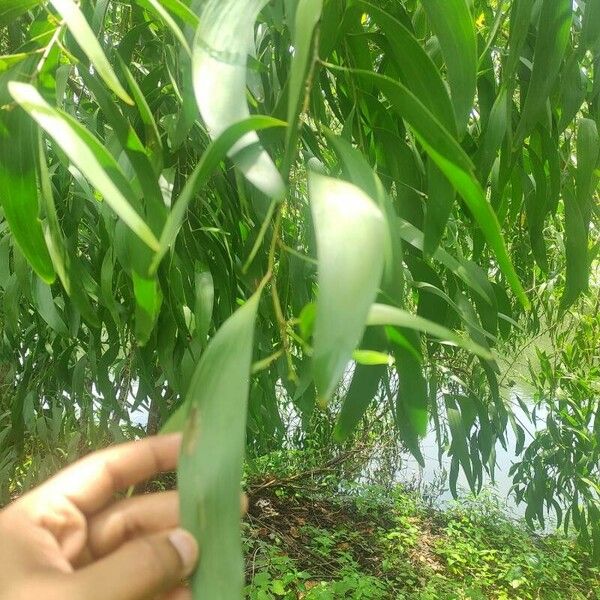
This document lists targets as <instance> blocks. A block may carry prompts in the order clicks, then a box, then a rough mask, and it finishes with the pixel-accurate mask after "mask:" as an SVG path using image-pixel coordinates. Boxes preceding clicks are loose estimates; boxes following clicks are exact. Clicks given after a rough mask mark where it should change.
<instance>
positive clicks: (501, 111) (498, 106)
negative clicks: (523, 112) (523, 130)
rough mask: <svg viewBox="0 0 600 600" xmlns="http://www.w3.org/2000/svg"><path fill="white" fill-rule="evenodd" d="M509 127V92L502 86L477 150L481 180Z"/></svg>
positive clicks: (485, 176)
mask: <svg viewBox="0 0 600 600" xmlns="http://www.w3.org/2000/svg"><path fill="white" fill-rule="evenodd" d="M507 129H508V94H507V90H506V88H502V89H501V90H500V92H499V94H498V96H496V100H495V101H494V105H493V106H492V110H491V112H490V118H489V119H488V123H487V127H486V128H485V131H484V133H483V135H482V136H481V141H480V146H479V150H478V152H477V163H478V172H479V173H480V175H481V181H483V182H485V181H487V178H488V176H489V174H490V171H491V169H492V165H493V164H494V160H495V159H496V155H497V154H498V150H499V149H500V146H501V145H502V140H503V139H504V136H505V135H506V132H507Z"/></svg>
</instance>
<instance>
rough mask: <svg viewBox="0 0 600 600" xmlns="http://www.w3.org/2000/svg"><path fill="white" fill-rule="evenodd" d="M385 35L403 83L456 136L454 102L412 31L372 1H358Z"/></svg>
mask: <svg viewBox="0 0 600 600" xmlns="http://www.w3.org/2000/svg"><path fill="white" fill-rule="evenodd" d="M357 4H358V6H360V7H361V8H362V9H363V10H364V11H365V13H368V14H370V15H371V16H372V17H373V19H374V20H375V21H376V22H377V24H378V25H379V26H380V27H381V28H382V29H383V31H384V32H385V34H386V40H387V41H388V42H389V44H390V46H391V49H392V52H393V56H394V58H395V64H396V66H397V68H398V69H399V71H400V74H401V77H402V83H403V84H404V85H405V86H406V87H407V88H408V89H409V90H410V91H411V92H412V93H413V94H414V95H415V96H417V97H418V98H419V99H420V100H421V102H423V104H424V105H425V106H426V107H427V108H428V109H429V110H430V111H431V113H432V114H434V115H435V116H436V117H437V119H438V121H439V122H440V123H441V124H442V125H443V126H444V127H445V128H446V129H447V130H448V131H449V132H450V133H452V134H453V135H456V119H455V118H454V115H453V109H452V102H451V100H450V96H449V95H448V90H447V88H446V86H445V84H444V82H443V80H442V78H441V77H440V74H439V72H438V70H437V68H436V66H435V64H434V63H433V61H432V60H431V58H430V57H429V55H428V54H427V52H426V51H425V50H424V49H423V46H422V45H421V44H420V43H419V41H418V40H417V39H416V37H415V36H414V35H413V33H412V32H411V31H410V30H409V29H407V27H405V26H404V25H403V24H402V23H401V22H400V21H398V20H397V19H395V18H394V17H392V16H391V15H390V14H389V13H387V12H386V11H384V10H382V9H381V7H379V6H376V5H374V4H372V3H370V2H364V1H361V2H358V3H357Z"/></svg>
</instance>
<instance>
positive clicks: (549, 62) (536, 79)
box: [514, 0, 573, 147]
mask: <svg viewBox="0 0 600 600" xmlns="http://www.w3.org/2000/svg"><path fill="white" fill-rule="evenodd" d="M572 18H573V10H572V3H571V0H544V2H543V4H542V8H541V11H540V18H539V24H538V35H537V38H536V43H535V51H534V55H533V69H532V72H531V80H530V81H529V87H528V89H527V97H526V98H525V104H524V106H523V112H522V113H521V121H520V122H519V126H518V128H517V131H516V133H515V139H514V147H518V146H519V145H520V144H521V143H522V141H523V140H524V139H525V137H526V136H527V135H528V134H529V133H530V132H531V131H532V129H533V128H534V126H535V123H536V122H537V120H538V118H539V116H540V113H541V112H542V110H543V108H544V106H545V105H546V100H547V99H548V96H549V94H550V92H551V90H552V86H553V85H554V82H555V81H556V77H557V75H558V72H559V69H560V65H561V62H562V59H563V56H564V53H565V48H566V47H567V43H568V41H569V36H570V32H571V20H572Z"/></svg>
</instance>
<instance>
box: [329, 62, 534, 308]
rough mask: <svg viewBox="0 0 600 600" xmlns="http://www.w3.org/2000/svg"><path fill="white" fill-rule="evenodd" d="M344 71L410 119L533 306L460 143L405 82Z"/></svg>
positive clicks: (519, 292)
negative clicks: (376, 90)
mask: <svg viewBox="0 0 600 600" xmlns="http://www.w3.org/2000/svg"><path fill="white" fill-rule="evenodd" d="M327 66H328V68H330V69H332V70H337V69H340V68H339V67H335V65H329V64H328V65H327ZM341 70H343V71H350V72H352V73H356V74H357V75H360V76H361V77H362V78H364V79H367V80H369V81H373V82H374V83H376V84H377V86H378V87H379V88H380V90H381V91H382V92H383V93H384V94H385V95H386V96H387V97H388V99H389V100H390V102H391V103H392V105H393V106H394V108H396V110H398V112H399V113H400V114H401V115H402V117H404V118H405V119H406V120H407V121H408V123H409V124H410V126H411V128H412V129H413V131H414V132H415V134H416V136H417V138H418V139H419V141H420V142H421V144H422V145H423V147H424V149H425V150H426V152H427V153H428V154H429V156H430V157H431V158H432V159H433V161H434V162H435V163H436V165H437V166H438V168H439V169H440V171H441V172H442V173H443V174H444V175H445V176H446V177H447V178H448V180H449V181H450V182H451V183H452V185H453V186H454V188H455V189H456V190H457V191H458V193H459V194H460V195H461V196H462V198H463V200H464V201H465V203H466V204H467V206H468V207H469V210H470V211H471V213H472V214H473V216H474V217H475V220H476V221H477V224H478V225H479V227H480V228H481V230H482V232H483V234H484V235H485V238H486V240H487V242H488V244H489V245H490V247H491V248H492V250H493V251H494V253H495V255H496V259H497V261H498V264H499V265H500V268H501V269H502V271H503V272H504V274H505V276H506V278H507V280H508V281H509V283H510V285H511V287H512V289H513V291H514V293H515V295H516V296H517V298H518V299H519V301H520V302H521V304H522V305H523V306H524V307H525V308H527V307H529V300H528V298H527V295H526V294H525V291H524V290H523V286H522V285H521V282H520V281H519V278H518V276H517V273H516V271H515V269H514V267H513V264H512V262H511V259H510V256H509V254H508V251H507V249H506V245H505V244H504V239H503V237H502V232H501V229H500V224H499V223H498V218H497V217H496V214H495V213H494V211H493V209H492V207H491V206H490V204H489V202H488V201H487V200H486V197H485V194H484V192H483V190H482V188H481V185H480V184H479V182H478V181H477V178H476V177H475V175H474V173H473V165H472V163H471V160H470V159H469V157H468V156H467V155H466V154H465V152H464V150H463V149H462V148H461V147H460V145H459V144H458V142H457V141H456V140H455V139H454V138H453V137H452V136H451V135H450V134H449V133H448V131H446V130H445V129H444V128H443V127H442V125H440V123H439V122H438V121H437V120H436V118H435V117H434V116H433V115H432V114H431V112H429V110H427V108H426V107H425V106H424V105H423V104H422V103H421V101H420V100H419V99H418V98H417V97H416V96H415V95H414V94H412V92H410V90H408V89H407V88H406V87H405V86H403V85H402V84H401V83H398V82H397V81H394V80H392V79H390V78H389V77H385V76H383V75H378V74H377V73H372V72H368V71H360V70H358V69H341Z"/></svg>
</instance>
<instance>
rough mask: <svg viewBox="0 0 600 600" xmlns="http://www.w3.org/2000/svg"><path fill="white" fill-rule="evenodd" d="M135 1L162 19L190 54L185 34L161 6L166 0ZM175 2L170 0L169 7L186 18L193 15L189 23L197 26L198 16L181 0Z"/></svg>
mask: <svg viewBox="0 0 600 600" xmlns="http://www.w3.org/2000/svg"><path fill="white" fill-rule="evenodd" d="M136 2H137V3H138V4H139V5H140V6H143V7H144V8H145V9H147V10H148V11H149V12H151V13H153V14H155V15H157V16H158V17H159V19H161V20H162V21H163V23H164V24H165V25H166V26H167V27H168V28H169V29H170V30H171V33H172V34H173V35H174V36H175V38H176V39H177V41H178V42H179V43H180V44H181V45H182V47H183V49H184V50H185V51H186V52H187V54H189V55H190V56H191V55H192V49H191V48H190V46H189V44H188V42H187V40H186V39H185V35H184V34H183V32H182V31H181V29H180V28H179V25H177V23H176V21H175V19H173V17H172V16H171V15H170V14H169V12H168V11H167V10H166V9H165V7H164V6H163V4H166V2H165V1H164V0H162V1H159V0H136ZM175 2H177V0H170V2H169V3H170V4H171V7H170V8H171V9H172V8H173V7H174V8H175V9H176V10H178V12H179V15H180V16H184V15H185V17H186V18H190V15H193V18H192V20H191V23H189V24H191V25H193V26H195V27H197V26H198V18H197V17H196V15H194V13H192V12H191V11H190V10H189V9H188V8H187V6H185V4H183V3H181V2H177V3H175ZM182 9H183V10H182Z"/></svg>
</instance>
